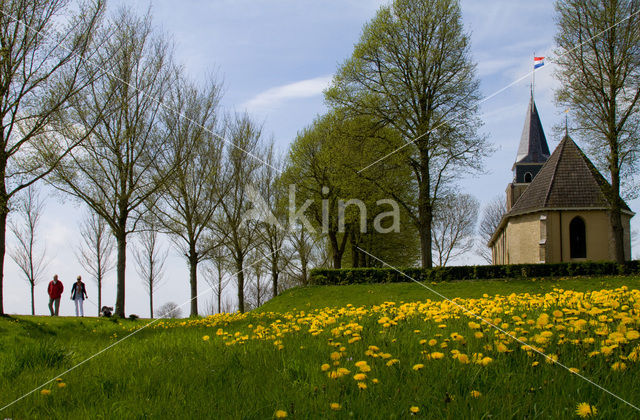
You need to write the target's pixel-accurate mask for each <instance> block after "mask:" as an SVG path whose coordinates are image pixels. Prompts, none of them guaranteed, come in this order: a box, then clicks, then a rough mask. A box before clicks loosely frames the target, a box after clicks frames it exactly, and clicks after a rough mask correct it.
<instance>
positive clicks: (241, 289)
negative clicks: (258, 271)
mask: <svg viewBox="0 0 640 420" xmlns="http://www.w3.org/2000/svg"><path fill="white" fill-rule="evenodd" d="M243 265H244V259H243V258H236V270H237V271H238V311H240V313H244V270H243V267H242V266H243Z"/></svg>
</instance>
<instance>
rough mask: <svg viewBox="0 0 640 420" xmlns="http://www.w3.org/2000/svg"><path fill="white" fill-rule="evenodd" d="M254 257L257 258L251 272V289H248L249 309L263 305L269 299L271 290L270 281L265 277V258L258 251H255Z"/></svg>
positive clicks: (249, 285)
mask: <svg viewBox="0 0 640 420" xmlns="http://www.w3.org/2000/svg"><path fill="white" fill-rule="evenodd" d="M252 257H253V258H256V260H255V261H254V262H253V263H252V264H251V270H250V272H251V274H253V275H252V276H251V277H250V281H249V282H248V285H247V286H248V289H249V290H248V291H247V300H246V303H247V307H248V308H249V309H255V308H259V307H260V306H262V304H263V303H264V302H265V301H266V300H267V293H268V291H269V283H268V281H267V279H265V274H266V273H267V270H266V268H267V267H266V264H265V260H264V258H263V257H262V256H261V255H260V254H259V253H258V252H256V253H254V254H253V255H252Z"/></svg>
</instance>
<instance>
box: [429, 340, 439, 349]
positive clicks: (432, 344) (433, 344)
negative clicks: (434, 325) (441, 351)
mask: <svg viewBox="0 0 640 420" xmlns="http://www.w3.org/2000/svg"><path fill="white" fill-rule="evenodd" d="M436 344H438V340H436V339H435V338H432V339H431V340H429V345H430V346H431V347H433V346H435V345H436Z"/></svg>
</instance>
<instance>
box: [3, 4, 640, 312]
mask: <svg viewBox="0 0 640 420" xmlns="http://www.w3.org/2000/svg"><path fill="white" fill-rule="evenodd" d="M125 3H127V4H133V7H134V8H135V9H137V10H138V11H139V12H140V13H144V12H145V11H146V10H147V9H150V10H151V13H152V15H153V21H154V23H155V24H156V25H157V26H158V28H159V30H161V31H163V32H164V33H165V34H167V35H168V36H169V37H171V39H172V40H173V43H174V47H175V55H176V59H177V61H178V62H179V63H180V64H182V66H183V68H184V72H185V73H186V74H188V75H189V76H190V77H192V78H193V79H195V80H204V78H206V77H209V76H210V75H212V74H215V75H216V77H217V78H218V80H220V81H221V82H222V83H223V86H224V89H223V91H224V97H223V100H222V108H223V110H224V111H229V112H233V111H238V112H243V111H246V112H248V113H249V114H250V115H251V116H252V117H253V118H254V119H256V120H257V121H260V122H262V123H263V124H264V132H265V133H267V134H268V135H272V136H273V138H274V140H275V143H276V146H277V148H278V149H279V150H280V151H282V152H286V150H287V148H288V145H289V144H290V143H291V142H292V140H293V139H294V138H295V136H296V133H297V132H298V131H299V130H301V129H303V128H304V127H305V126H307V125H309V124H310V123H311V122H312V121H313V119H314V118H315V117H316V116H318V115H320V114H322V113H323V112H325V111H326V106H325V103H324V100H323V96H322V91H323V89H325V88H326V87H327V85H328V84H329V82H330V80H331V77H332V75H333V74H334V72H335V71H336V69H337V67H338V66H339V65H340V64H341V63H342V62H344V60H346V59H347V58H348V57H349V56H350V55H351V53H352V50H353V46H354V44H355V43H356V42H357V41H358V39H359V37H360V34H361V30H362V27H363V25H364V24H365V23H366V22H368V21H369V20H370V19H371V18H373V16H374V15H375V13H376V10H377V9H378V8H379V7H380V6H381V5H382V4H385V3H386V2H383V1H374V0H324V1H313V0H211V1H210V0H206V1H205V0H200V1H195V0H185V1H181V2H176V1H175V0H174V1H170V0H154V1H144V0H138V1H136V2H135V3H132V2H126V1H125V0H120V1H112V2H111V3H110V4H109V8H110V9H114V8H116V7H118V6H119V5H121V4H125ZM462 12H463V21H464V25H465V29H466V30H467V31H468V32H469V33H470V35H471V43H472V55H473V59H474V60H475V61H476V62H477V63H478V76H479V78H480V81H481V91H482V94H483V95H484V97H485V100H483V102H482V104H481V118H482V120H483V121H484V127H483V128H482V132H483V133H484V134H485V135H486V136H487V138H488V140H489V142H490V143H491V144H492V145H493V146H494V148H495V152H494V153H493V154H492V155H491V156H490V157H489V158H488V159H486V161H485V172H484V173H483V174H481V175H476V176H473V177H471V176H464V175H461V177H460V179H459V186H460V189H461V190H462V191H463V192H467V193H470V194H472V195H474V196H475V197H476V198H478V199H479V200H480V202H481V203H486V202H488V201H489V200H491V199H492V198H494V197H495V196H498V195H499V196H501V197H504V191H505V189H506V186H507V184H508V183H509V182H510V180H511V178H512V172H511V166H512V164H513V162H514V160H515V156H516V151H517V147H518V142H519V140H520V135H521V132H522V126H523V124H524V118H525V114H526V110H527V105H528V101H529V95H530V83H531V78H530V76H528V73H529V72H530V71H531V68H532V60H533V55H534V53H535V55H538V56H547V57H550V56H552V55H553V51H554V42H553V37H554V33H555V23H554V8H553V1H551V0H538V1H535V2H533V1H530V0H490V1H478V0H463V1H462ZM554 70H555V69H554V65H553V63H552V62H551V61H549V60H547V62H546V64H545V66H543V67H542V68H541V69H539V71H537V72H536V76H535V77H536V79H535V100H536V104H537V106H538V111H539V113H540V117H541V120H542V124H543V127H544V130H545V134H546V137H547V141H548V143H549V148H550V149H551V150H553V149H554V148H555V147H556V146H557V144H558V143H559V140H560V135H558V134H557V132H554V129H553V128H554V126H555V127H558V126H561V125H562V124H563V121H564V112H563V111H564V110H563V109H560V108H559V107H558V106H556V105H555V103H554V89H555V88H557V87H558V82H557V81H556V80H555V79H554V75H553V73H554ZM574 140H576V141H577V143H578V145H581V146H582V143H581V141H580V138H575V139H574ZM46 192H47V191H45V193H46ZM628 204H629V205H630V207H631V209H632V210H635V211H638V209H640V200H634V201H631V202H629V203H628ZM85 212H86V210H85V209H84V207H83V206H82V204H80V203H77V202H75V201H74V200H73V199H70V198H68V197H64V196H61V195H59V194H51V195H49V196H48V198H47V207H46V211H45V214H44V216H43V222H42V230H41V234H42V242H43V243H44V244H46V248H47V250H48V256H49V265H48V269H47V271H46V274H45V275H44V278H43V280H42V282H41V283H40V284H39V285H37V286H36V313H37V314H48V309H47V303H48V299H47V295H46V287H47V283H48V281H49V280H50V279H51V277H52V276H53V274H54V273H57V274H59V276H60V278H61V280H62V281H63V283H64V284H65V287H66V291H65V294H64V295H63V296H64V297H63V300H62V303H61V315H73V314H74V310H73V306H72V302H71V301H70V300H69V299H68V293H67V292H68V291H70V288H71V285H72V283H73V281H74V279H75V277H76V276H77V275H78V274H82V275H83V276H84V277H85V278H86V277H87V275H86V273H84V272H83V271H82V269H81V267H80V265H79V263H78V262H77V258H76V256H75V250H76V249H77V246H78V244H79V242H80V237H79V233H78V223H79V222H80V220H81V219H82V218H83V217H84V214H85ZM634 219H635V220H632V229H635V230H639V229H640V216H636V217H635V218H634ZM8 243H9V246H11V243H12V240H11V239H9V241H8ZM128 243H129V248H131V246H132V245H135V238H130V239H129V242H128ZM164 246H167V247H170V246H171V243H170V241H164ZM633 246H635V249H634V251H633V255H634V258H638V256H639V255H640V254H639V253H638V248H640V244H637V243H635V244H632V247H633ZM477 263H481V260H480V259H479V258H478V257H477V256H475V255H472V254H469V255H465V256H463V257H461V258H458V259H457V260H456V261H455V262H454V264H458V265H465V264H477ZM5 267H6V271H5V285H4V292H5V302H4V304H5V311H6V312H7V313H27V312H28V311H29V308H30V302H29V287H28V284H27V283H26V281H24V280H23V279H22V278H21V277H20V274H19V272H18V269H17V267H16V265H15V263H14V262H13V261H12V260H11V258H10V257H9V256H8V255H7V257H6V258H5ZM126 277H127V286H126V296H127V300H126V313H127V314H130V313H135V314H138V315H140V316H148V306H149V304H148V297H147V295H146V293H145V291H144V289H143V287H142V285H141V282H140V279H139V278H138V275H137V273H136V270H135V267H134V261H133V257H132V255H131V252H130V251H129V255H128V264H127V276H126ZM164 277H165V279H164V282H163V283H162V285H161V287H160V288H159V289H158V290H157V292H156V294H155V295H154V301H155V302H156V305H155V306H156V307H158V306H160V305H161V304H163V303H165V302H168V301H172V302H175V303H177V304H183V303H185V305H184V306H183V307H182V308H183V313H186V312H188V304H187V303H186V302H187V301H188V299H189V289H188V267H187V264H186V261H185V260H184V258H183V257H181V256H180V255H179V254H178V253H177V252H176V251H175V250H173V249H172V250H171V252H170V257H169V259H168V260H167V262H166V266H165V276H164ZM85 283H86V284H87V289H88V293H89V298H90V300H89V301H88V302H86V303H85V311H86V313H87V314H91V315H94V314H95V313H97V306H96V303H95V302H97V299H96V297H97V292H96V286H95V285H94V284H93V283H92V282H91V281H90V280H86V281H85ZM207 290H208V287H207V286H206V283H205V282H204V281H202V278H201V279H200V285H199V292H200V293H201V294H202V296H201V297H200V302H199V304H200V307H201V309H202V308H203V307H204V306H205V304H206V302H207V301H209V300H211V298H212V295H211V294H210V293H208V292H207ZM227 292H228V294H229V296H232V295H234V294H235V290H233V288H232V286H229V288H228V289H227ZM114 303H115V273H114V272H112V273H110V275H109V276H108V279H107V281H106V282H105V286H103V304H109V305H113V304H114Z"/></svg>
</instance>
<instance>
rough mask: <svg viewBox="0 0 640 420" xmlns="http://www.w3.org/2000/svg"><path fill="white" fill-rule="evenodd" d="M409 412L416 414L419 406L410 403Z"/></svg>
mask: <svg viewBox="0 0 640 420" xmlns="http://www.w3.org/2000/svg"><path fill="white" fill-rule="evenodd" d="M409 412H411V414H418V413H419V412H420V407H416V406H415V405H412V406H411V407H409Z"/></svg>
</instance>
